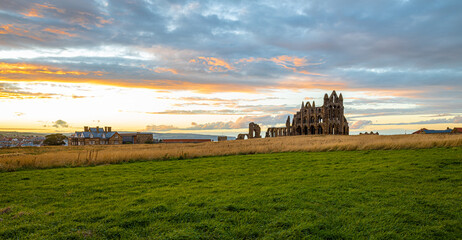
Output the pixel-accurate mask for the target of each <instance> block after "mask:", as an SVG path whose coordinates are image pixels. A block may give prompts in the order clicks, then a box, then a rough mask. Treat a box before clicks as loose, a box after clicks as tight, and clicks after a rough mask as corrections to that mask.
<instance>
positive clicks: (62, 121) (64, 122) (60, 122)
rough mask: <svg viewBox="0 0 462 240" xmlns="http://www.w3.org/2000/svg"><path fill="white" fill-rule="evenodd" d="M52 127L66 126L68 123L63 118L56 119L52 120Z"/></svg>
mask: <svg viewBox="0 0 462 240" xmlns="http://www.w3.org/2000/svg"><path fill="white" fill-rule="evenodd" d="M52 127H54V128H68V127H69V125H68V124H67V122H66V121H64V120H56V122H53V125H52Z"/></svg>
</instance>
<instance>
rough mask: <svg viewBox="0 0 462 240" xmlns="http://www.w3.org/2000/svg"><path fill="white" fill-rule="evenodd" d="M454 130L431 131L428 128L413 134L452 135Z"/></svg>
mask: <svg viewBox="0 0 462 240" xmlns="http://www.w3.org/2000/svg"><path fill="white" fill-rule="evenodd" d="M452 131H453V130H452V129H450V128H447V129H446V130H429V129H426V128H421V129H420V130H417V131H415V132H413V133H412V134H449V133H452Z"/></svg>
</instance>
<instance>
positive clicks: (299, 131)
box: [295, 126, 302, 135]
mask: <svg viewBox="0 0 462 240" xmlns="http://www.w3.org/2000/svg"><path fill="white" fill-rule="evenodd" d="M295 133H296V134H295V135H302V128H301V127H300V126H297V129H296V130H295Z"/></svg>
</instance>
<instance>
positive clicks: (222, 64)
mask: <svg viewBox="0 0 462 240" xmlns="http://www.w3.org/2000/svg"><path fill="white" fill-rule="evenodd" d="M189 62H190V63H200V64H202V65H205V66H207V70H208V71H210V72H227V71H231V70H234V67H232V66H231V65H230V64H229V63H228V62H226V61H225V60H223V59H219V58H215V57H197V58H194V59H191V60H190V61H189Z"/></svg>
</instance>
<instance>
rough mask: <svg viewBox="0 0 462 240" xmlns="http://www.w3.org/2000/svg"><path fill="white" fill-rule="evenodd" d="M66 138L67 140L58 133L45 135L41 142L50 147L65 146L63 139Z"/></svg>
mask: <svg viewBox="0 0 462 240" xmlns="http://www.w3.org/2000/svg"><path fill="white" fill-rule="evenodd" d="M66 138H67V137H66V136H64V135H62V134H60V133H56V134H50V135H46V136H45V140H44V141H43V144H45V145H51V146H58V145H64V144H65V142H64V139H66Z"/></svg>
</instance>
